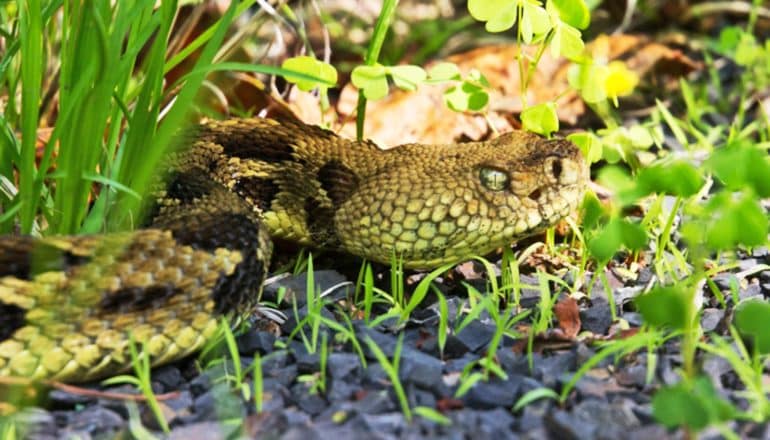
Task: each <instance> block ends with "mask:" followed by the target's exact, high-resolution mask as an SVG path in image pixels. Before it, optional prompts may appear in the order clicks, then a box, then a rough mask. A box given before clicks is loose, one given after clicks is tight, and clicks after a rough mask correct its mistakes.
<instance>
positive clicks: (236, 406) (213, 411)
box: [193, 383, 246, 421]
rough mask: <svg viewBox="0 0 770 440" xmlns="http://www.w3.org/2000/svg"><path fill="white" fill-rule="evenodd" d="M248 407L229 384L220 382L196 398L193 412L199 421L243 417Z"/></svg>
mask: <svg viewBox="0 0 770 440" xmlns="http://www.w3.org/2000/svg"><path fill="white" fill-rule="evenodd" d="M245 410H246V408H245V406H244V405H243V402H242V400H241V399H240V398H238V397H237V396H236V394H234V393H233V392H232V391H231V390H230V388H229V385H228V384H225V383H218V384H216V385H214V386H213V387H212V388H211V389H210V390H208V391H206V392H205V393H203V394H201V395H200V396H198V397H196V398H195V401H194V403H193V413H194V414H195V416H196V418H197V420H198V421H203V420H223V419H229V418H242V417H243V416H244V412H245Z"/></svg>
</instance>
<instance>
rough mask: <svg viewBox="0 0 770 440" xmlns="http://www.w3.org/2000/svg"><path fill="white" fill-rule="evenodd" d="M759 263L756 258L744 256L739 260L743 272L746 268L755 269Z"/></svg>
mask: <svg viewBox="0 0 770 440" xmlns="http://www.w3.org/2000/svg"><path fill="white" fill-rule="evenodd" d="M758 265H759V261H758V260H757V259H756V258H744V259H742V260H738V271H739V272H743V271H745V270H750V269H754V268H755V267H757V266H758Z"/></svg>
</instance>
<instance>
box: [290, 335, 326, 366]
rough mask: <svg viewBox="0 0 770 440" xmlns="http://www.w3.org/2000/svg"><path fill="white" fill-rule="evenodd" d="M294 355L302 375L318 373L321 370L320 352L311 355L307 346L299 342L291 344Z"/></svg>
mask: <svg viewBox="0 0 770 440" xmlns="http://www.w3.org/2000/svg"><path fill="white" fill-rule="evenodd" d="M291 349H292V355H293V356H294V362H295V364H296V365H297V371H298V372H299V373H300V374H307V373H311V374H312V373H316V372H318V371H319V370H320V368H321V357H320V356H319V353H318V351H316V352H315V353H309V352H308V351H307V349H306V348H305V345H304V344H303V343H301V342H299V341H294V342H293V343H292V344H291Z"/></svg>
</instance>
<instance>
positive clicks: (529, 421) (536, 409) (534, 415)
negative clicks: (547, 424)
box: [516, 400, 553, 432]
mask: <svg viewBox="0 0 770 440" xmlns="http://www.w3.org/2000/svg"><path fill="white" fill-rule="evenodd" d="M552 407H553V403H552V401H550V400H540V401H537V402H533V403H530V404H529V405H527V406H525V407H524V409H522V410H521V417H519V419H518V422H517V426H516V427H517V430H518V431H519V432H532V431H534V430H537V429H543V427H544V423H543V422H544V417H545V415H546V414H547V413H548V412H549V411H551V408H552Z"/></svg>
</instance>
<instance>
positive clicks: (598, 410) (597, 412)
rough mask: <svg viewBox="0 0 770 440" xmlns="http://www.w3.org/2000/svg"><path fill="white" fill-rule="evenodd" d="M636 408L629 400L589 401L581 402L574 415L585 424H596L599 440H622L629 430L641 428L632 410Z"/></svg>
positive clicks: (573, 412) (574, 410)
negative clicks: (615, 439) (616, 439)
mask: <svg viewBox="0 0 770 440" xmlns="http://www.w3.org/2000/svg"><path fill="white" fill-rule="evenodd" d="M635 406H636V404H635V403H634V402H633V401H630V400H628V399H617V400H613V402H611V403H607V402H602V401H599V400H595V399H588V400H584V401H582V402H580V403H579V404H578V405H577V406H576V407H575V408H574V409H573V411H572V414H573V416H574V417H576V418H578V419H579V420H581V421H583V422H585V423H590V424H594V425H595V431H596V436H597V437H599V438H607V439H611V438H613V439H614V438H622V437H623V435H624V433H625V432H627V431H628V430H630V429H633V428H637V427H639V426H641V423H640V422H639V419H638V418H637V417H636V416H635V415H634V413H633V410H632V409H633V407H635Z"/></svg>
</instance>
